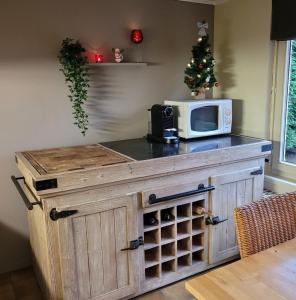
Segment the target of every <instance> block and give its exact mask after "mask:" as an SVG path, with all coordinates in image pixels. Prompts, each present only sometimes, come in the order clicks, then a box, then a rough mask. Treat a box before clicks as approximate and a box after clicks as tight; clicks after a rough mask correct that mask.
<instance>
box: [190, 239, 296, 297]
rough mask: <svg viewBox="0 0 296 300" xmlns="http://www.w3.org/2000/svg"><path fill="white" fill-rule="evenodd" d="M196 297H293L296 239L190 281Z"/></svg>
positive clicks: (192, 292) (295, 282)
mask: <svg viewBox="0 0 296 300" xmlns="http://www.w3.org/2000/svg"><path fill="white" fill-rule="evenodd" d="M185 286H186V289H187V290H188V291H189V292H190V293H191V294H192V295H193V296H194V297H196V298H197V299H198V300H234V299H237V300H267V299H268V300H287V299H289V300H290V299H291V300H295V299H296V239H293V240H290V241H288V242H285V243H283V244H280V245H278V246H275V247H272V248H270V249H267V250H265V251H262V252H260V253H256V254H254V255H252V256H249V257H247V258H244V259H242V260H239V261H237V262H234V263H232V264H230V265H227V266H225V267H222V268H219V269H216V270H214V271H212V272H209V273H207V274H205V275H202V276H199V277H196V278H194V279H192V280H189V281H187V282H186V284H185Z"/></svg>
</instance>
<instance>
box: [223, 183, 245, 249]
mask: <svg viewBox="0 0 296 300" xmlns="http://www.w3.org/2000/svg"><path fill="white" fill-rule="evenodd" d="M241 182H244V181H239V182H234V183H231V184H229V186H228V201H227V203H228V205H227V206H228V211H227V215H228V216H227V218H228V221H226V222H225V223H226V224H227V236H226V247H227V249H229V248H232V247H235V246H236V244H237V243H236V234H235V226H234V218H233V211H234V208H235V207H237V202H238V195H237V185H238V184H239V183H241Z"/></svg>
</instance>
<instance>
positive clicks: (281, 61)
mask: <svg viewBox="0 0 296 300" xmlns="http://www.w3.org/2000/svg"><path fill="white" fill-rule="evenodd" d="M290 54H291V42H290V41H278V42H275V51H274V67H273V85H272V101H271V124H270V125H271V127H270V128H271V132H270V136H271V139H272V141H273V153H272V161H271V173H272V175H275V176H277V177H281V178H285V179H288V180H290V181H294V182H296V165H295V164H293V163H289V162H287V161H285V160H284V149H285V145H286V139H285V135H286V132H287V117H288V115H287V111H288V97H289V79H290V63H291V60H290Z"/></svg>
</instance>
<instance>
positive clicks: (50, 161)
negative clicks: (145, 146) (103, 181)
mask: <svg viewBox="0 0 296 300" xmlns="http://www.w3.org/2000/svg"><path fill="white" fill-rule="evenodd" d="M23 156H24V157H25V158H26V159H27V160H28V161H29V162H30V164H31V165H32V166H33V167H34V168H35V169H36V171H37V172H38V173H39V174H40V175H47V174H57V173H63V172H71V171H76V170H88V169H93V168H99V167H103V166H108V165H115V164H120V163H125V162H128V161H131V160H132V159H130V158H127V157H126V156H123V155H120V154H119V153H116V152H114V151H112V150H110V149H107V148H105V147H103V146H100V145H86V146H75V147H64V148H55V149H48V150H39V151H26V152H23Z"/></svg>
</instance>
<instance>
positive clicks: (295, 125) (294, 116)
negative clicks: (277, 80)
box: [281, 40, 296, 165]
mask: <svg viewBox="0 0 296 300" xmlns="http://www.w3.org/2000/svg"><path fill="white" fill-rule="evenodd" d="M288 44H289V45H288V47H289V48H288V61H287V63H288V68H287V72H288V76H287V78H288V80H287V89H288V91H287V93H286V99H284V100H285V101H284V102H285V109H284V116H283V123H284V124H283V127H284V132H283V133H284V136H283V142H282V145H281V153H282V158H281V160H282V161H283V162H286V163H290V164H294V165H296V40H293V41H291V42H289V43H288Z"/></svg>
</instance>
